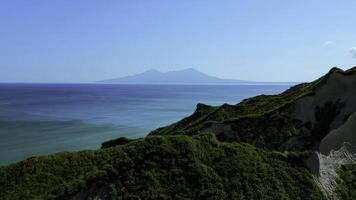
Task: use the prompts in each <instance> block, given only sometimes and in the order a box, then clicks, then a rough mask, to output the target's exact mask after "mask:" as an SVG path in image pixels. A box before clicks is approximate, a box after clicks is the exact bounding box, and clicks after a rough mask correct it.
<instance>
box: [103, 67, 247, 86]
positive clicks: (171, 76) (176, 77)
mask: <svg viewBox="0 0 356 200" xmlns="http://www.w3.org/2000/svg"><path fill="white" fill-rule="evenodd" d="M101 82H104V83H121V84H236V83H247V81H239V80H227V79H221V78H217V77H214V76H210V75H207V74H205V73H202V72H200V71H198V70H196V69H194V68H192V67H190V68H186V69H182V70H176V71H168V72H160V71H158V70H156V69H150V70H147V71H145V72H143V73H140V74H135V75H132V76H126V77H122V78H116V79H109V80H104V81H101Z"/></svg>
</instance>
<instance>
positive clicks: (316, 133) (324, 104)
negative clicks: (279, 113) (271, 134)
mask: <svg viewBox="0 0 356 200" xmlns="http://www.w3.org/2000/svg"><path fill="white" fill-rule="evenodd" d="M294 117H295V118H296V119H298V120H300V121H301V122H302V124H303V125H302V128H301V130H302V131H303V132H304V133H305V134H309V135H311V136H312V138H315V139H316V140H317V141H319V142H317V143H315V144H314V147H313V149H315V150H317V152H316V153H315V155H314V156H312V157H310V158H309V159H308V160H307V161H306V163H307V165H308V167H309V169H310V170H311V171H312V172H313V174H314V177H315V180H316V181H317V182H318V184H319V186H320V188H321V189H322V191H323V192H324V193H325V195H326V196H327V197H328V198H329V199H339V196H338V195H337V194H336V193H335V189H336V187H337V185H338V183H337V181H336V180H337V179H338V177H339V175H338V173H337V172H338V170H339V169H340V167H341V166H343V165H348V164H354V163H356V74H354V73H350V74H344V73H342V72H340V71H335V72H333V73H331V74H330V75H329V76H328V78H327V79H326V80H325V83H324V84H323V85H322V86H321V87H318V88H316V89H315V90H314V94H313V95H311V96H306V97H304V98H301V99H300V100H298V101H297V102H296V104H295V112H294Z"/></svg>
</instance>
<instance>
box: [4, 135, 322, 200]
mask: <svg viewBox="0 0 356 200" xmlns="http://www.w3.org/2000/svg"><path fill="white" fill-rule="evenodd" d="M308 155H309V153H278V152H268V151H264V150H261V149H257V148H255V147H253V146H251V145H248V144H238V143H222V142H219V141H218V140H217V139H216V137H215V136H214V135H211V134H201V135H197V136H193V137H190V136H182V135H181V136H164V137H161V136H151V137H147V138H145V139H140V140H135V141H133V142H129V143H127V144H125V145H119V146H115V147H113V148H107V149H102V150H97V151H83V152H78V153H59V154H54V155H49V156H43V157H34V158H31V159H27V160H25V161H22V162H19V163H16V164H12V165H9V166H7V167H2V168H0V185H1V187H0V199H69V198H70V197H74V196H75V195H77V197H78V195H82V197H83V196H85V197H90V196H92V197H94V196H100V197H101V198H103V199H105V198H106V199H172V198H173V199H219V200H220V199H323V196H322V193H321V192H320V190H319V189H318V187H317V185H316V184H315V183H314V181H313V179H312V177H311V175H310V174H309V173H308V171H307V170H306V169H305V168H304V165H303V162H302V160H303V159H304V158H305V157H307V156H308Z"/></svg>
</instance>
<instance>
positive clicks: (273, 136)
mask: <svg viewBox="0 0 356 200" xmlns="http://www.w3.org/2000/svg"><path fill="white" fill-rule="evenodd" d="M355 71H356V69H355V68H353V69H350V70H348V71H342V70H340V69H338V68H333V69H332V70H330V72H329V73H328V74H326V75H325V76H323V77H321V78H319V79H317V80H316V81H313V82H311V83H303V84H299V85H297V86H294V87H291V88H290V89H288V90H287V91H285V92H283V93H281V94H279V95H260V96H256V97H253V98H249V99H246V100H244V101H242V102H241V103H239V104H237V105H227V104H224V105H222V106H217V107H211V106H200V107H198V108H197V110H196V111H195V112H194V113H193V114H192V115H191V116H189V117H186V118H184V119H182V120H180V121H178V122H176V123H174V124H171V125H169V126H166V127H162V128H159V129H156V130H154V131H152V132H151V133H150V135H172V134H173V135H174V134H185V135H194V134H199V133H202V132H205V131H206V130H209V129H207V127H211V125H212V124H227V125H232V127H233V130H235V136H234V137H233V138H231V137H230V138H225V137H224V136H223V135H222V136H221V137H218V138H219V140H222V141H236V142H246V143H249V144H252V145H254V146H257V147H260V148H264V149H271V150H278V149H279V148H280V147H281V145H282V144H284V143H285V142H286V141H288V140H289V139H291V138H292V137H294V136H298V137H300V138H303V137H304V135H303V133H302V132H301V131H300V129H299V126H300V124H299V121H298V120H296V119H293V117H292V112H293V108H294V107H293V106H294V103H295V102H296V100H298V99H300V98H303V97H305V96H308V95H313V94H314V90H315V89H316V88H318V87H320V86H322V85H323V84H324V83H325V82H326V81H327V79H328V78H329V76H330V75H331V74H332V73H335V72H336V73H341V74H344V75H350V74H353V73H355ZM318 128H320V127H318ZM312 139H313V138H305V139H303V140H304V141H309V140H312ZM317 139H318V138H317ZM309 146H313V145H312V144H310V145H309Z"/></svg>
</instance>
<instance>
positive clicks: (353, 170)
mask: <svg viewBox="0 0 356 200" xmlns="http://www.w3.org/2000/svg"><path fill="white" fill-rule="evenodd" d="M338 174H339V179H338V181H337V182H338V186H337V188H336V193H337V194H338V196H339V197H340V198H341V199H343V200H353V199H356V164H348V165H343V166H341V169H340V170H339V173H338Z"/></svg>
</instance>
